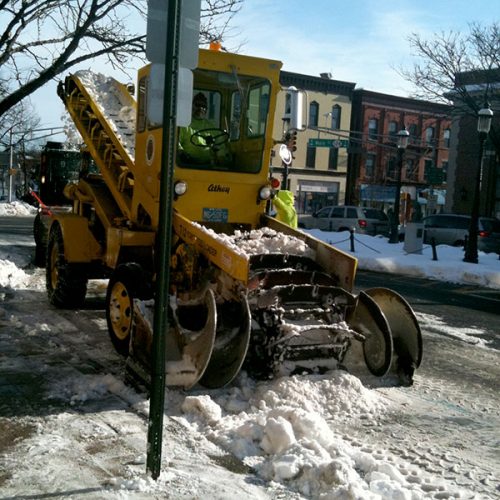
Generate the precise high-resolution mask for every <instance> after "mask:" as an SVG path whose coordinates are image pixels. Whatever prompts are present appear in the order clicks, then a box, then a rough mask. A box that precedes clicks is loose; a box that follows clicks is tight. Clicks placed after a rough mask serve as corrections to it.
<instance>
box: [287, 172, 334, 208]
mask: <svg viewBox="0 0 500 500" xmlns="http://www.w3.org/2000/svg"><path fill="white" fill-rule="evenodd" d="M339 186H340V183H339V182H324V181H313V180H301V179H298V180H297V192H296V208H297V212H298V213H299V214H305V213H313V212H316V211H317V210H319V209H320V208H323V207H326V206H328V205H338V204H339Z"/></svg>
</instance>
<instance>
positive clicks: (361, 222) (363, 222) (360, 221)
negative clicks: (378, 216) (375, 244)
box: [358, 219, 368, 227]
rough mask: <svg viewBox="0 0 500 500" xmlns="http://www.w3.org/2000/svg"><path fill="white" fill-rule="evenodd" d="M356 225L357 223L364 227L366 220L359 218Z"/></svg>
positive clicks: (366, 223) (366, 224)
mask: <svg viewBox="0 0 500 500" xmlns="http://www.w3.org/2000/svg"><path fill="white" fill-rule="evenodd" d="M358 225H359V227H366V226H368V222H366V221H365V220H364V219H359V220H358Z"/></svg>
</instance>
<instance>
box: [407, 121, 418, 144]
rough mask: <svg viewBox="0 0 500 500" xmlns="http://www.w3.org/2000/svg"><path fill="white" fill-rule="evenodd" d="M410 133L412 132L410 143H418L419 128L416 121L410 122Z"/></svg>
mask: <svg viewBox="0 0 500 500" xmlns="http://www.w3.org/2000/svg"><path fill="white" fill-rule="evenodd" d="M408 133H409V134H410V138H409V139H410V140H409V141H408V142H409V144H417V143H418V128H417V124H416V123H410V125H409V126H408Z"/></svg>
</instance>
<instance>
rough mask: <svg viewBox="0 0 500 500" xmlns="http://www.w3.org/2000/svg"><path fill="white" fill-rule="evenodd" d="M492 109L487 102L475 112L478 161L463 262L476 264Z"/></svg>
mask: <svg viewBox="0 0 500 500" xmlns="http://www.w3.org/2000/svg"><path fill="white" fill-rule="evenodd" d="M492 118H493V111H492V110H491V109H490V105H489V104H488V103H486V104H485V106H484V108H482V109H480V110H479V111H478V113H477V131H478V132H479V162H478V165H477V172H476V182H475V185H474V193H473V196H472V210H471V214H470V225H469V237H468V238H467V245H466V247H465V255H464V262H471V263H473V264H477V262H478V259H477V224H478V219H479V198H480V196H481V173H482V164H483V150H484V141H485V140H486V137H488V133H489V132H490V127H491V120H492Z"/></svg>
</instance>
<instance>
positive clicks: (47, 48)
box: [0, 0, 243, 118]
mask: <svg viewBox="0 0 500 500" xmlns="http://www.w3.org/2000/svg"><path fill="white" fill-rule="evenodd" d="M242 1H243V0H205V1H204V2H203V7H202V13H201V16H202V22H201V34H200V40H201V41H202V42H206V41H208V40H211V39H220V38H222V37H223V35H224V33H225V32H226V30H227V27H228V23H229V22H230V20H231V19H232V17H233V16H234V14H235V13H236V12H238V10H239V8H240V4H241V3H242ZM146 8H147V2H146V0H0V11H1V12H2V16H1V17H0V30H1V31H0V67H1V68H2V70H1V74H0V118H1V117H2V116H3V115H4V114H5V113H6V112H7V111H8V110H9V109H11V108H12V107H13V106H15V105H16V104H17V103H19V102H20V101H22V100H23V99H24V98H25V97H27V96H29V95H31V94H32V93H33V92H35V91H36V90H38V89H39V88H40V87H42V86H43V85H44V84H45V83H47V82H48V81H50V80H51V79H53V78H55V77H56V76H58V75H59V74H61V73H63V72H64V71H67V70H68V69H69V68H71V67H72V66H75V65H77V64H81V63H82V62H84V61H87V60H90V59H94V58H96V57H106V58H107V59H108V61H109V63H110V64H111V65H112V66H113V67H115V68H123V66H124V65H125V64H126V62H127V61H128V60H129V59H130V58H133V57H143V55H144V49H145V47H144V44H145V40H146V35H145V33H143V32H142V30H140V29H139V30H138V29H137V28H136V29H134V22H133V20H134V19H137V18H139V19H144V16H145V13H146ZM135 24H136V25H137V23H135ZM144 31H145V30H144Z"/></svg>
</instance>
